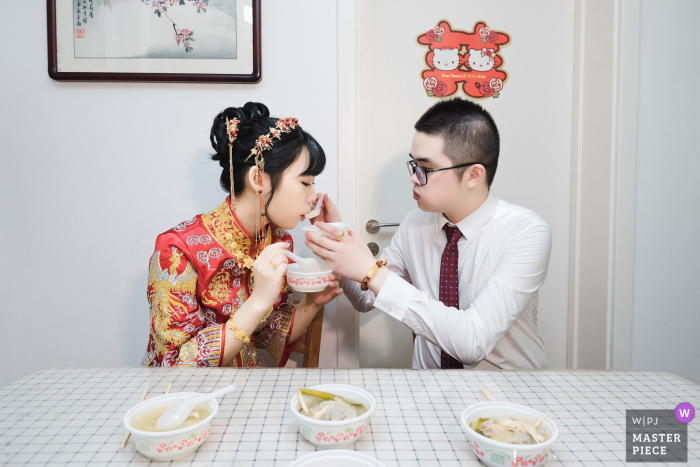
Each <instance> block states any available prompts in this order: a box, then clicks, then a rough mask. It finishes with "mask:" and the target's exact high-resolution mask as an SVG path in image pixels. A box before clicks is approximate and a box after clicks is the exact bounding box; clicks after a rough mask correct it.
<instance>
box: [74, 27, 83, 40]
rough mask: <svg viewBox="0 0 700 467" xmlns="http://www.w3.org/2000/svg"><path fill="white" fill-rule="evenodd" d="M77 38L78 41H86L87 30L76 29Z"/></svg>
mask: <svg viewBox="0 0 700 467" xmlns="http://www.w3.org/2000/svg"><path fill="white" fill-rule="evenodd" d="M75 38H76V39H85V29H76V30H75Z"/></svg>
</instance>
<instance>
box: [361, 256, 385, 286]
mask: <svg viewBox="0 0 700 467" xmlns="http://www.w3.org/2000/svg"><path fill="white" fill-rule="evenodd" d="M382 266H386V260H385V259H384V258H382V259H380V260H379V261H377V264H375V265H374V266H372V267H371V268H370V270H369V271H367V276H365V278H364V279H362V283H361V284H360V290H363V291H365V290H368V289H369V281H371V280H372V278H373V277H374V276H375V275H376V274H377V271H379V268H381V267H382Z"/></svg>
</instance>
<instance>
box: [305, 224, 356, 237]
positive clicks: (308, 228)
mask: <svg viewBox="0 0 700 467" xmlns="http://www.w3.org/2000/svg"><path fill="white" fill-rule="evenodd" d="M328 224H329V225H332V226H333V227H337V228H339V229H340V230H342V231H343V232H345V235H347V234H348V230H350V222H329V223H328ZM301 230H303V231H304V232H313V233H318V234H321V235H322V236H324V237H327V238H330V239H331V240H335V237H334V236H333V235H331V234H329V233H328V232H326V231H324V230H321V229H319V228H318V227H316V226H315V225H307V226H305V227H302V228H301Z"/></svg>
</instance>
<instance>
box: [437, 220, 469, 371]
mask: <svg viewBox="0 0 700 467" xmlns="http://www.w3.org/2000/svg"><path fill="white" fill-rule="evenodd" d="M442 229H443V230H444V231H445V233H446V234H447V245H445V250H444V251H443V252H442V262H441V263H440V301H441V302H442V303H444V304H445V306H449V307H453V308H459V289H458V288H457V284H458V283H459V280H458V277H459V276H458V272H457V260H458V259H459V250H458V249H457V241H458V240H459V239H460V237H461V236H462V232H460V231H459V229H458V228H457V227H449V226H448V225H447V224H445V225H444V227H443V228H442ZM440 368H464V365H462V362H460V361H459V360H457V359H456V358H454V357H453V356H452V355H450V354H448V353H447V352H445V351H444V350H442V349H441V350H440Z"/></svg>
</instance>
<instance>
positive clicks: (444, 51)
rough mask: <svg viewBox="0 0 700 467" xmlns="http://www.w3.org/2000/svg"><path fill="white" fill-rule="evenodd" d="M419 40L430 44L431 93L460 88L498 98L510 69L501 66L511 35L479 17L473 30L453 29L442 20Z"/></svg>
mask: <svg viewBox="0 0 700 467" xmlns="http://www.w3.org/2000/svg"><path fill="white" fill-rule="evenodd" d="M416 41H417V42H418V44H419V45H421V46H426V47H427V48H428V51H427V52H426V53H425V64H426V65H427V68H425V69H424V70H423V71H422V72H421V78H422V79H423V88H424V89H425V92H426V93H427V94H428V96H430V97H437V98H443V97H450V96H452V95H454V94H455V93H456V92H457V91H458V90H459V88H460V84H461V88H462V92H464V94H466V95H467V96H469V97H471V98H474V99H486V98H497V97H499V96H500V95H501V94H502V91H503V87H504V84H505V83H506V82H507V81H508V73H506V71H505V70H502V69H501V66H502V65H503V57H501V55H500V51H501V49H502V48H503V47H505V46H506V45H508V44H509V43H510V35H509V34H506V33H505V32H502V31H495V30H493V29H491V28H490V27H489V26H488V25H487V24H486V22H485V21H478V22H477V23H476V24H475V25H474V30H473V32H468V31H462V30H459V29H453V28H452V25H451V24H450V23H449V22H448V21H446V20H442V21H440V22H438V25H437V26H435V27H434V28H433V29H431V30H429V31H427V32H425V33H423V34H421V35H419V36H418V37H417V38H416Z"/></svg>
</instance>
